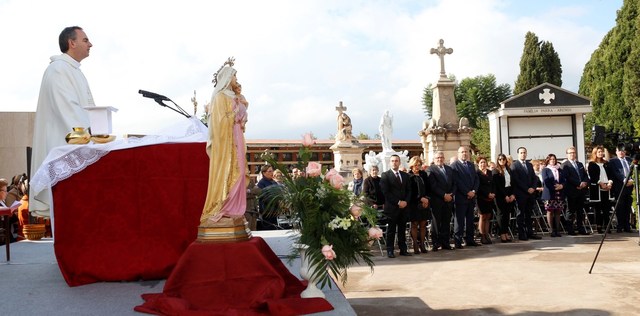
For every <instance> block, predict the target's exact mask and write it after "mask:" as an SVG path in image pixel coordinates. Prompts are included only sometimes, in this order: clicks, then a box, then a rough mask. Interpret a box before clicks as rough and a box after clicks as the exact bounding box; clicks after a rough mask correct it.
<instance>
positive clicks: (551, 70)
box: [513, 32, 562, 94]
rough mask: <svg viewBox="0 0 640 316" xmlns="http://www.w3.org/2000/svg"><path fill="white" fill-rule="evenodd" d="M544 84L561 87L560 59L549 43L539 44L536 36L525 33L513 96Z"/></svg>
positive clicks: (531, 33)
mask: <svg viewBox="0 0 640 316" xmlns="http://www.w3.org/2000/svg"><path fill="white" fill-rule="evenodd" d="M545 82H548V83H551V84H554V85H556V86H562V64H561V63H560V57H559V56H558V53H557V52H556V51H555V49H554V48H553V44H552V43H551V42H546V41H545V42H540V40H538V36H537V35H536V34H534V33H533V32H527V34H526V35H525V39H524V48H523V50H522V57H521V58H520V73H519V74H518V79H517V80H516V83H515V86H514V88H513V94H520V93H522V92H525V91H527V90H529V89H531V88H533V87H535V86H537V85H540V84H542V83H545Z"/></svg>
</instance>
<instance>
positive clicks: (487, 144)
mask: <svg viewBox="0 0 640 316" xmlns="http://www.w3.org/2000/svg"><path fill="white" fill-rule="evenodd" d="M489 137H490V135H489V119H487V118H486V117H483V118H479V119H478V127H476V128H475V129H474V130H473V131H472V132H471V144H472V146H473V150H474V151H475V153H476V154H477V155H483V156H485V157H489V155H490V154H491V141H490V139H489Z"/></svg>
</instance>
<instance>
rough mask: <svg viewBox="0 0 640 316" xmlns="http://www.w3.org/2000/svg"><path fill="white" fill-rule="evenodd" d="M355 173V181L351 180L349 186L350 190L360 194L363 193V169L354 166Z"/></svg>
mask: <svg viewBox="0 0 640 316" xmlns="http://www.w3.org/2000/svg"><path fill="white" fill-rule="evenodd" d="M351 173H352V174H353V181H351V182H349V186H348V187H347V188H348V189H349V191H351V192H353V194H354V195H355V196H360V194H361V193H362V184H363V181H364V179H363V178H362V170H360V168H353V170H351Z"/></svg>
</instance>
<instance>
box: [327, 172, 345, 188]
mask: <svg viewBox="0 0 640 316" xmlns="http://www.w3.org/2000/svg"><path fill="white" fill-rule="evenodd" d="M329 183H331V186H332V187H334V188H336V189H342V187H343V186H344V178H343V177H342V176H341V175H339V174H336V175H334V176H333V177H331V179H329Z"/></svg>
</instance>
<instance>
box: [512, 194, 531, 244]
mask: <svg viewBox="0 0 640 316" xmlns="http://www.w3.org/2000/svg"><path fill="white" fill-rule="evenodd" d="M516 202H517V203H518V210H517V211H516V223H517V224H518V237H519V238H528V237H529V236H532V235H533V229H532V228H531V212H532V211H533V203H536V197H535V195H533V194H526V195H517V196H516Z"/></svg>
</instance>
